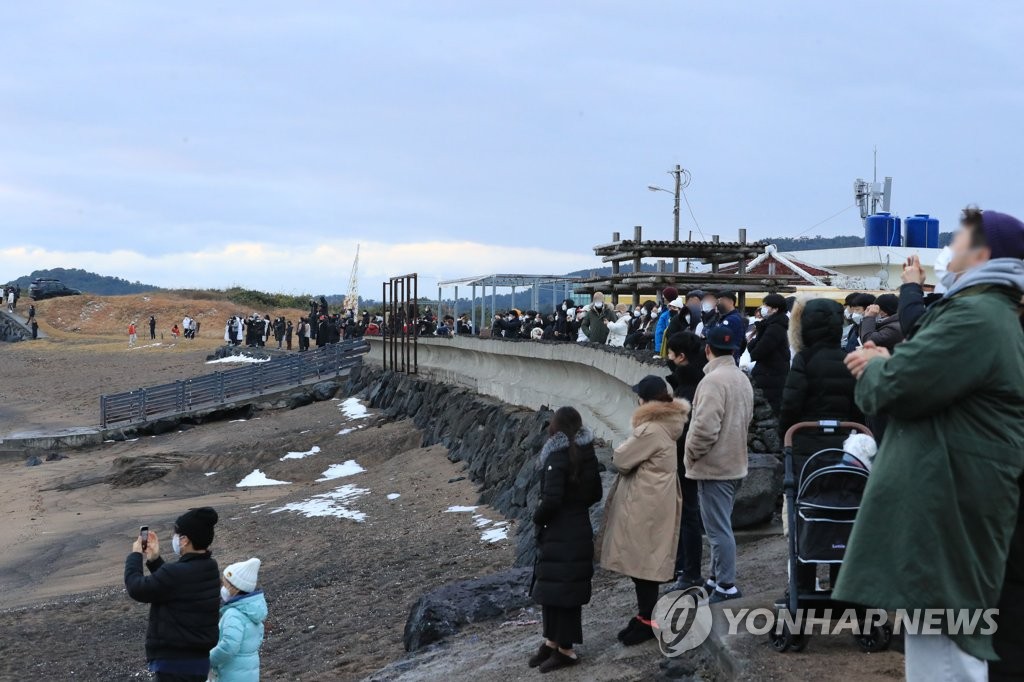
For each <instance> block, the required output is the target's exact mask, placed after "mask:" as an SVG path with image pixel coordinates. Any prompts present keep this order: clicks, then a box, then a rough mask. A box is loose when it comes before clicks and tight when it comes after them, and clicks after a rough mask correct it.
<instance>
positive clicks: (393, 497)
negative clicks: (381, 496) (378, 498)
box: [388, 493, 401, 500]
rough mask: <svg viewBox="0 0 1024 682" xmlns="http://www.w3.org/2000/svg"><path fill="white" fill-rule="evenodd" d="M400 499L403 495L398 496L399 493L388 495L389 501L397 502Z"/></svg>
mask: <svg viewBox="0 0 1024 682" xmlns="http://www.w3.org/2000/svg"><path fill="white" fill-rule="evenodd" d="M399 497H401V495H400V494H398V493H389V494H388V499H389V500H397V499H398V498H399Z"/></svg>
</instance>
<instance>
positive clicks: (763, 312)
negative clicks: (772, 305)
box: [761, 305, 772, 317]
mask: <svg viewBox="0 0 1024 682" xmlns="http://www.w3.org/2000/svg"><path fill="white" fill-rule="evenodd" d="M771 314H772V311H771V310H769V309H768V306H766V305H763V306H761V317H768V316H769V315H771Z"/></svg>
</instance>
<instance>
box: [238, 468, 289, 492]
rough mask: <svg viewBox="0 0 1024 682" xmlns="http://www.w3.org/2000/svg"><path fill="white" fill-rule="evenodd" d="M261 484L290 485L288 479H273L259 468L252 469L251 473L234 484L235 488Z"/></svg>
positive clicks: (252, 486)
mask: <svg viewBox="0 0 1024 682" xmlns="http://www.w3.org/2000/svg"><path fill="white" fill-rule="evenodd" d="M262 485H291V482H290V481H275V480H274V479H272V478H270V477H268V476H267V475H266V474H265V473H263V472H262V471H260V470H259V469H254V470H253V472H252V473H251V474H249V475H248V476H246V477H245V478H243V479H242V480H241V481H239V482H238V483H236V484H235V487H236V488H256V487H258V486H262Z"/></svg>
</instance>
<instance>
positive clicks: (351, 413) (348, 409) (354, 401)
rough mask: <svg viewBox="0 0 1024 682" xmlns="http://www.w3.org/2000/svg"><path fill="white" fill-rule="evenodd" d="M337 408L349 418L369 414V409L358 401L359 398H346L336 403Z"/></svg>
mask: <svg viewBox="0 0 1024 682" xmlns="http://www.w3.org/2000/svg"><path fill="white" fill-rule="evenodd" d="M338 409H339V410H341V412H342V414H344V415H345V416H346V417H348V418H349V419H365V418H366V417H369V416H370V411H369V410H368V409H366V405H363V404H362V403H361V402H359V398H346V399H345V400H343V401H342V402H341V405H338Z"/></svg>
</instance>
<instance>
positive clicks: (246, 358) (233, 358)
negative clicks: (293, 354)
mask: <svg viewBox="0 0 1024 682" xmlns="http://www.w3.org/2000/svg"><path fill="white" fill-rule="evenodd" d="M235 362H250V363H251V362H270V358H254V357H252V356H251V355H229V356H227V357H224V358H218V359H216V360H207V361H206V364H208V365H220V364H228V363H235Z"/></svg>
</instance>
